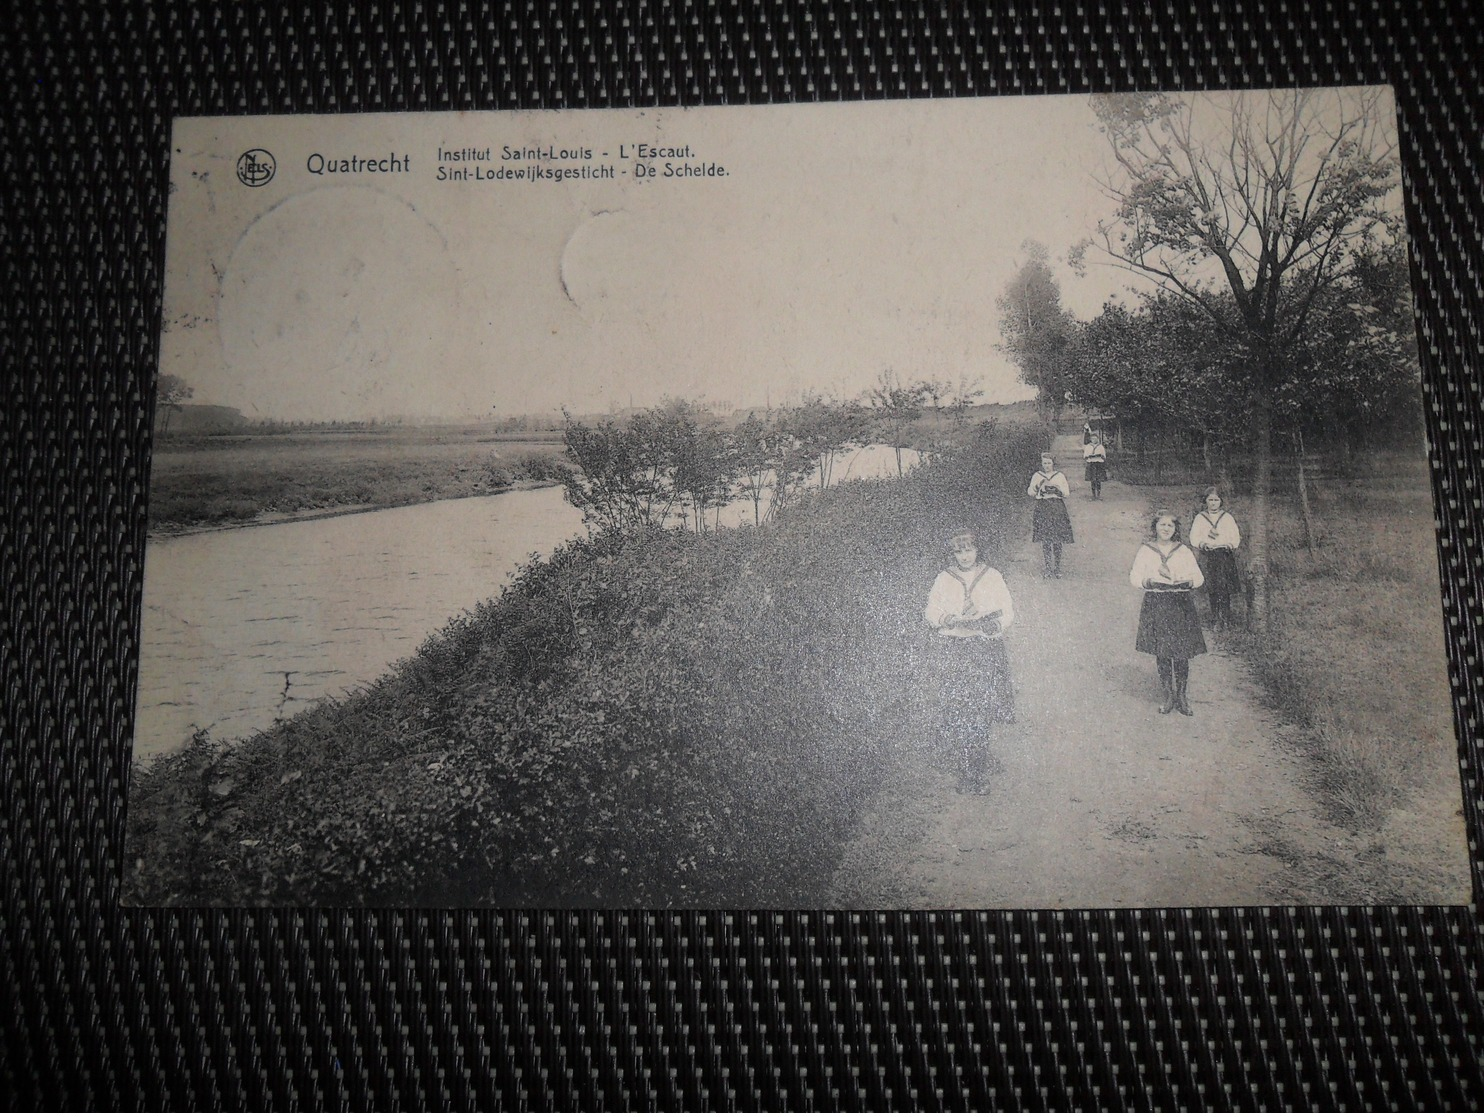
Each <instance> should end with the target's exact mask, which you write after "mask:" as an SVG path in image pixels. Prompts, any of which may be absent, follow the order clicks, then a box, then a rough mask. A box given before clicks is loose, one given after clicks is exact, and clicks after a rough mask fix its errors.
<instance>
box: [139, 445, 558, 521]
mask: <svg viewBox="0 0 1484 1117" xmlns="http://www.w3.org/2000/svg"><path fill="white" fill-rule="evenodd" d="M561 456H562V444H561V439H560V435H555V436H551V435H544V436H539V437H536V436H533V437H529V438H523V439H510V438H500V439H498V440H495V439H491V438H490V437H489V435H488V434H487V432H485V431H483V430H482V429H480V428H452V427H426V428H420V427H414V428H406V429H400V428H398V429H391V430H387V431H384V432H356V433H354V434H346V433H342V432H331V431H326V432H308V433H275V434H254V435H222V436H212V437H207V436H199V437H192V438H185V439H176V440H170V441H166V442H163V443H162V444H161V445H160V446H159V447H157V449H156V451H155V453H154V458H153V461H152V463H151V471H150V490H149V532H150V535H151V536H154V537H157V538H168V537H171V536H175V535H181V534H188V533H191V532H194V531H202V530H211V529H216V528H223V527H239V526H247V525H252V524H263V523H283V522H287V521H293V520H298V519H310V518H315V517H318V516H326V515H336V514H345V513H352V512H362V511H367V510H370V509H377V508H396V507H402V506H405V505H409V504H420V503H425V502H427V501H431V500H449V499H456V498H460V497H471V496H489V495H492V494H495V493H500V492H506V491H509V490H511V489H512V488H516V487H518V486H521V485H528V484H533V483H534V484H542V483H551V482H552V481H554V480H555V474H554V472H553V468H552V467H553V465H554V464H555V463H556V462H557V461H559V460H560V459H561Z"/></svg>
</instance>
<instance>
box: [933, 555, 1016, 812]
mask: <svg viewBox="0 0 1484 1117" xmlns="http://www.w3.org/2000/svg"><path fill="white" fill-rule="evenodd" d="M948 542H949V549H950V550H951V552H952V559H951V561H950V562H949V564H948V567H947V569H945V570H944V571H943V572H942V573H941V574H939V575H938V577H937V579H936V580H935V581H934V582H933V588H932V590H931V591H930V592H929V593H928V601H927V607H926V608H925V609H924V610H923V618H924V619H925V620H926V621H927V623H928V624H929V625H930V626H931V627H932V629H933V631H934V633H935V637H934V640H933V644H934V649H933V652H934V660H935V663H934V667H935V675H936V677H937V684H938V686H937V689H938V698H939V721H938V733H939V737H940V739H941V740H942V741H943V743H944V744H945V745H949V746H951V747H952V748H953V750H954V752H955V753H956V755H957V760H958V791H960V792H971V793H973V794H975V795H987V794H989V787H988V785H987V783H986V777H987V774H988V773H987V770H988V767H989V757H990V745H991V743H992V742H993V740H994V732H995V726H997V725H1006V724H1008V723H1010V722H1013V721H1014V720H1015V689H1014V684H1013V683H1012V681H1011V678H1010V660H1009V657H1008V656H1007V655H1006V654H1005V641H1004V634H1005V631H1006V630H1007V629H1008V628H1009V627H1010V626H1011V625H1012V624H1014V623H1015V606H1014V605H1013V604H1012V603H1011V601H1010V591H1009V590H1008V589H1007V588H1006V587H1005V579H1004V578H1002V577H1001V576H1000V572H999V571H998V570H996V569H994V568H993V567H992V566H988V565H986V564H985V563H982V562H980V561H979V546H978V540H977V539H976V538H975V536H974V533H973V532H972V531H969V530H968V529H959V530H955V531H954V532H953V534H952V535H951V536H950V538H949V541H948Z"/></svg>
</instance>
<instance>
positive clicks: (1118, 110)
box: [1092, 90, 1401, 628]
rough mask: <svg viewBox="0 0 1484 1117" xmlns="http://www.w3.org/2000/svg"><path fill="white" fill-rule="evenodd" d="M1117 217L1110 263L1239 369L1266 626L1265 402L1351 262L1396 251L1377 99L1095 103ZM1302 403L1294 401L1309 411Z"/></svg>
mask: <svg viewBox="0 0 1484 1117" xmlns="http://www.w3.org/2000/svg"><path fill="white" fill-rule="evenodd" d="M1092 103H1093V108H1094V111H1095V112H1096V113H1097V116H1098V119H1099V121H1100V122H1101V126H1102V131H1103V133H1104V135H1105V136H1106V137H1107V140H1108V145H1109V150H1110V152H1111V155H1112V159H1113V165H1112V169H1111V172H1110V173H1109V175H1108V176H1107V177H1106V178H1105V180H1104V182H1103V186H1104V188H1105V190H1106V191H1107V193H1108V195H1109V197H1110V198H1111V199H1112V200H1113V202H1114V203H1115V205H1116V211H1115V216H1114V219H1113V220H1112V221H1110V222H1108V223H1106V224H1104V225H1101V226H1100V227H1099V229H1098V238H1097V240H1098V243H1099V246H1100V247H1101V249H1102V251H1103V253H1104V254H1105V255H1106V257H1107V258H1108V259H1109V260H1110V261H1111V262H1112V263H1114V264H1115V265H1116V266H1119V267H1122V268H1125V269H1127V270H1129V271H1130V272H1133V273H1134V274H1137V275H1139V276H1142V277H1144V278H1146V279H1149V280H1152V281H1154V282H1155V283H1156V284H1157V285H1158V286H1159V287H1160V288H1161V289H1162V290H1164V291H1165V292H1167V293H1169V294H1171V295H1173V296H1176V297H1178V298H1181V299H1184V300H1186V301H1187V302H1189V303H1190V304H1191V305H1193V306H1194V307H1196V308H1198V309H1199V310H1200V311H1201V312H1202V313H1203V314H1204V315H1206V317H1207V318H1208V319H1209V320H1210V322H1211V323H1212V324H1213V326H1214V327H1215V328H1217V329H1218V330H1220V331H1221V332H1222V333H1223V334H1224V335H1225V336H1226V337H1227V339H1228V340H1229V342H1230V343H1231V348H1232V352H1233V354H1234V355H1237V356H1239V357H1240V359H1241V360H1242V361H1243V362H1244V363H1245V364H1246V365H1247V366H1248V368H1249V369H1250V376H1251V379H1250V390H1249V392H1248V396H1247V405H1248V407H1247V409H1248V412H1249V416H1250V422H1251V430H1252V438H1253V442H1254V443H1255V451H1256V474H1257V475H1256V484H1255V489H1256V492H1255V507H1254V510H1253V517H1252V520H1253V522H1252V531H1251V533H1250V536H1249V538H1250V539H1251V544H1252V567H1253V569H1252V574H1253V580H1254V583H1255V585H1256V587H1257V589H1258V591H1259V592H1258V594H1257V612H1256V615H1255V620H1256V622H1257V625H1258V627H1259V628H1261V627H1262V626H1263V625H1264V623H1265V618H1266V558H1267V502H1268V492H1269V489H1270V488H1271V476H1272V438H1273V428H1274V424H1275V420H1276V419H1278V418H1279V416H1277V415H1275V405H1276V404H1277V401H1278V400H1279V397H1280V394H1281V391H1282V388H1283V386H1284V384H1285V383H1295V384H1296V383H1298V378H1297V376H1296V370H1297V369H1298V368H1301V367H1302V364H1303V351H1304V347H1305V346H1304V342H1305V336H1306V332H1307V331H1309V330H1310V329H1311V328H1312V327H1313V323H1314V319H1315V316H1316V314H1319V313H1321V312H1322V310H1323V308H1324V307H1325V306H1326V303H1327V301H1328V300H1327V297H1328V296H1329V295H1330V294H1331V293H1332V292H1334V291H1336V290H1338V289H1341V288H1343V287H1344V285H1345V284H1346V283H1347V281H1349V280H1351V279H1353V278H1356V277H1358V274H1359V269H1360V268H1361V266H1362V265H1361V264H1360V261H1362V260H1363V259H1365V258H1367V257H1368V256H1370V255H1373V254H1374V253H1376V252H1378V251H1384V250H1385V246H1388V245H1394V244H1397V243H1399V240H1400V235H1401V227H1400V224H1401V223H1400V214H1399V213H1398V212H1397V210H1396V209H1395V207H1394V206H1390V205H1388V204H1387V200H1388V198H1389V197H1390V196H1391V195H1392V194H1393V192H1394V191H1395V189H1396V185H1397V164H1396V159H1395V156H1394V152H1393V150H1392V146H1391V143H1390V141H1389V139H1388V138H1387V137H1386V133H1385V131H1384V128H1383V124H1384V122H1385V121H1386V120H1387V119H1388V117H1389V115H1390V111H1391V110H1390V107H1389V105H1388V104H1387V103H1386V102H1385V101H1384V100H1383V98H1382V95H1381V94H1380V93H1379V92H1377V91H1375V90H1341V91H1324V92H1320V91H1314V90H1295V91H1271V92H1264V93H1253V94H1243V95H1236V96H1229V95H1207V96H1203V97H1193V98H1187V97H1178V98H1177V97H1171V96H1167V95H1164V94H1125V95H1117V96H1096V97H1094V98H1093V99H1092ZM1309 402H1310V401H1309V400H1308V399H1307V398H1304V399H1296V400H1293V401H1292V403H1294V404H1306V403H1309Z"/></svg>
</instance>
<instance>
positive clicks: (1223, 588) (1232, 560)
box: [1195, 547, 1242, 597]
mask: <svg viewBox="0 0 1484 1117" xmlns="http://www.w3.org/2000/svg"><path fill="white" fill-rule="evenodd" d="M1195 558H1196V561H1197V562H1198V563H1200V564H1201V573H1202V574H1204V575H1205V576H1206V596H1207V597H1232V596H1234V595H1236V594H1238V593H1240V592H1241V590H1242V579H1241V577H1240V576H1239V575H1238V573H1237V555H1236V552H1235V551H1232V550H1229V549H1227V548H1224V547H1223V548H1222V549H1221V550H1216V551H1197V552H1196V553H1195Z"/></svg>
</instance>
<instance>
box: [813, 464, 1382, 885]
mask: <svg viewBox="0 0 1484 1117" xmlns="http://www.w3.org/2000/svg"><path fill="white" fill-rule="evenodd" d="M1054 449H1055V451H1056V453H1057V460H1058V462H1059V463H1061V464H1062V465H1063V466H1064V467H1065V472H1066V473H1067V475H1068V476H1069V477H1070V478H1071V479H1072V483H1073V492H1072V500H1071V502H1070V506H1069V507H1070V512H1071V516H1072V523H1073V528H1074V530H1075V532H1076V536H1077V542H1076V543H1075V544H1074V545H1071V546H1068V547H1067V548H1066V549H1065V561H1064V565H1063V577H1062V578H1061V579H1059V580H1052V581H1047V580H1045V579H1043V578H1042V577H1041V573H1040V566H1041V556H1040V548H1039V545H1034V544H1032V543H1030V542H1029V539H1028V536H1029V526H1028V520H1029V517H1027V527H1026V533H1025V534H1026V536H1027V541H1026V542H1025V543H1024V545H1023V546H1022V547H1021V548H1020V549H1019V550H1018V552H1017V553H1015V554H1013V555H1012V556H1010V557H1009V558H1008V559H1007V561H1005V562H1004V564H1003V569H1002V573H1004V575H1005V579H1006V582H1007V583H1008V585H1009V587H1010V592H1011V594H1012V596H1013V597H1014V600H1015V606H1016V611H1017V620H1016V624H1015V627H1014V629H1013V631H1012V633H1011V634H1010V637H1009V640H1010V644H1009V650H1010V660H1011V664H1012V670H1013V672H1014V676H1015V682H1016V690H1017V710H1018V724H1016V725H1014V726H1012V727H1009V729H1008V730H1007V731H1006V732H1005V733H1004V734H1003V735H1002V736H1001V739H1000V741H999V742H998V745H997V748H996V752H997V753H998V759H999V764H998V766H997V771H996V773H995V777H994V780H993V790H992V792H991V794H990V795H988V796H985V797H976V796H967V795H957V794H955V793H954V792H953V778H952V774H951V773H950V772H947V771H943V770H941V769H940V768H935V767H934V766H932V764H931V763H930V758H929V757H927V756H926V755H925V750H923V749H920V748H918V749H910V747H909V752H908V754H907V756H906V758H905V759H906V763H905V764H904V773H903V780H902V783H901V785H899V786H898V787H897V788H895V789H894V791H893V794H892V795H891V796H889V797H884V798H883V800H882V801H881V802H879V803H877V804H876V805H875V806H874V807H873V809H872V810H871V811H870V812H868V815H867V819H866V823H865V828H864V832H863V833H862V835H861V837H860V839H859V840H858V841H857V842H856V843H855V844H854V846H853V847H852V849H851V852H850V854H849V855H848V857H847V859H846V863H845V865H844V867H843V868H842V871H841V874H840V876H839V877H838V878H837V885H838V888H837V895H838V902H839V904H840V905H841V906H850V907H905V908H994V907H1078V908H1082V907H1093V908H1097V907H1205V906H1226V905H1261V904H1285V903H1314V902H1324V903H1337V902H1345V903H1359V902H1377V901H1381V900H1384V899H1385V896H1384V894H1383V893H1384V891H1385V880H1386V873H1385V872H1384V866H1382V865H1379V864H1375V862H1376V859H1377V858H1376V854H1377V851H1376V850H1374V849H1372V850H1371V851H1369V854H1368V851H1367V850H1366V849H1363V848H1358V846H1357V839H1356V837H1355V836H1354V835H1352V834H1350V833H1349V832H1347V831H1346V830H1344V829H1342V828H1339V827H1336V826H1333V825H1331V824H1329V823H1327V822H1326V821H1325V820H1324V819H1323V818H1322V817H1321V814H1320V809H1319V807H1318V806H1317V804H1316V803H1315V802H1314V801H1313V799H1312V798H1311V797H1310V796H1309V795H1308V794H1307V793H1306V792H1305V791H1304V790H1303V787H1302V782H1303V778H1304V772H1303V763H1302V761H1301V760H1300V759H1299V758H1298V754H1297V750H1294V749H1292V748H1285V747H1284V744H1283V741H1284V732H1285V730H1284V727H1283V726H1282V725H1280V724H1279V723H1277V722H1276V720H1275V719H1274V718H1273V717H1272V716H1271V715H1270V714H1269V713H1267V712H1266V711H1265V710H1263V709H1262V707H1261V706H1260V705H1259V703H1258V700H1257V693H1256V690H1255V687H1254V685H1253V684H1252V682H1251V681H1250V680H1249V678H1248V676H1247V674H1246V672H1245V670H1244V668H1243V666H1242V663H1241V661H1240V660H1239V659H1238V658H1236V657H1235V656H1227V655H1225V654H1222V653H1221V652H1220V651H1219V640H1218V638H1214V637H1212V636H1210V635H1209V634H1208V637H1207V642H1208V644H1210V645H1212V647H1213V654H1208V655H1204V656H1200V657H1197V658H1196V659H1195V660H1193V661H1192V664H1191V672H1190V703H1191V706H1192V708H1193V709H1194V711H1195V716H1194V717H1183V716H1181V715H1179V714H1177V713H1171V714H1168V715H1161V714H1160V713H1159V711H1158V702H1159V685H1158V680H1157V677H1156V674H1155V670H1154V662H1153V659H1152V658H1151V657H1149V656H1147V655H1143V654H1140V653H1138V652H1136V651H1135V650H1134V646H1133V645H1134V630H1135V627H1136V624H1137V618H1138V609H1139V594H1138V592H1137V591H1135V590H1134V589H1132V588H1131V587H1130V586H1129V584H1128V569H1129V565H1130V563H1131V562H1132V560H1133V555H1134V552H1135V550H1136V549H1137V548H1138V545H1139V542H1140V540H1141V539H1142V538H1143V537H1144V535H1145V532H1146V530H1147V522H1146V518H1147V512H1148V508H1147V497H1146V495H1145V494H1144V493H1143V492H1142V491H1141V490H1139V489H1137V488H1133V487H1129V486H1123V485H1120V484H1118V483H1116V482H1110V483H1109V484H1108V485H1106V486H1105V487H1104V490H1103V498H1104V499H1103V500H1102V501H1101V502H1094V501H1093V500H1092V499H1091V494H1090V491H1089V489H1088V486H1087V485H1086V484H1085V483H1084V482H1083V481H1082V479H1081V476H1082V470H1081V464H1080V463H1081V446H1080V440H1079V439H1077V438H1075V437H1063V438H1059V439H1058V440H1057V442H1056V444H1055V447H1054Z"/></svg>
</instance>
